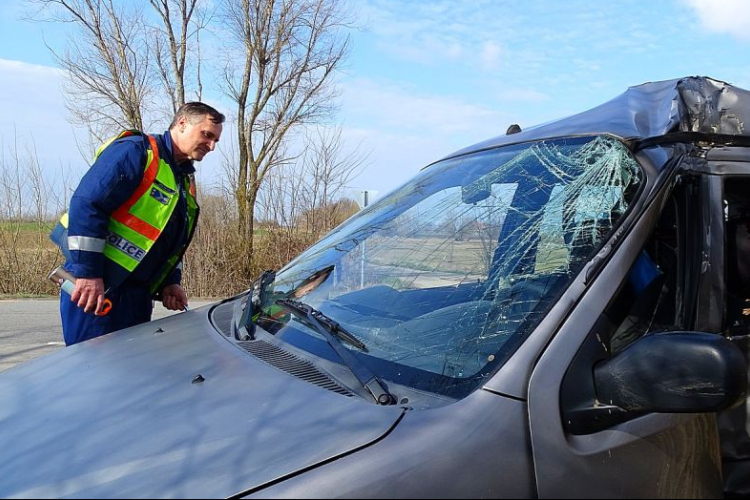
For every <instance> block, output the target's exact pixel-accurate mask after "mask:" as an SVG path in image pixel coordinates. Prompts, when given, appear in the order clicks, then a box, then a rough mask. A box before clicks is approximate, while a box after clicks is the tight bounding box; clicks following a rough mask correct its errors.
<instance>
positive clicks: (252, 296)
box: [235, 269, 276, 340]
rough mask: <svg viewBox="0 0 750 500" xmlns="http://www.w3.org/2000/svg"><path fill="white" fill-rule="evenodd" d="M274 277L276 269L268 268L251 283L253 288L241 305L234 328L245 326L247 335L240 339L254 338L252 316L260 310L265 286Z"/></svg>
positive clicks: (272, 280) (271, 281) (266, 286)
mask: <svg viewBox="0 0 750 500" xmlns="http://www.w3.org/2000/svg"><path fill="white" fill-rule="evenodd" d="M275 279H276V271H274V270H272V269H269V270H267V271H263V274H262V275H261V276H260V278H258V279H257V280H256V281H255V283H253V288H252V289H251V290H250V293H249V294H248V297H247V299H246V300H245V302H244V303H243V305H242V315H241V316H240V318H239V320H238V321H237V323H236V327H235V330H239V328H240V327H245V331H246V332H247V335H246V336H245V337H244V338H240V337H239V336H238V335H237V334H235V336H237V337H238V338H239V339H240V340H249V339H252V338H255V323H253V317H254V316H255V313H256V312H258V311H260V306H261V304H262V302H263V298H264V297H265V294H266V288H268V285H270V284H271V283H273V282H274V280H275Z"/></svg>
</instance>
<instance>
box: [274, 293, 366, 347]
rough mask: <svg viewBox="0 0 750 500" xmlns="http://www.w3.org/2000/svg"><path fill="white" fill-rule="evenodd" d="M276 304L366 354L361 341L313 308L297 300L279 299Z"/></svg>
mask: <svg viewBox="0 0 750 500" xmlns="http://www.w3.org/2000/svg"><path fill="white" fill-rule="evenodd" d="M276 304H278V305H280V306H282V307H283V308H284V309H286V310H287V311H290V312H292V313H295V314H297V316H299V317H301V318H302V319H307V320H311V319H312V320H314V323H313V324H314V326H316V327H317V326H318V324H320V325H321V326H322V327H323V328H325V330H326V332H327V333H329V334H330V335H333V336H335V337H337V338H338V339H339V340H343V341H344V342H347V343H348V344H351V345H353V346H354V347H356V348H357V349H359V350H360V351H364V352H367V346H366V345H365V344H364V343H363V342H362V341H361V340H359V339H358V338H357V337H355V336H354V335H352V334H351V333H349V332H348V331H346V329H344V327H343V326H341V325H340V324H338V323H337V322H336V321H334V320H333V319H331V318H329V317H328V316H326V315H325V314H323V313H322V312H320V311H318V310H317V309H315V308H314V307H312V306H309V305H307V304H305V303H304V302H300V301H299V300H292V299H279V300H277V301H276Z"/></svg>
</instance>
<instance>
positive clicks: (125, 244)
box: [107, 231, 146, 262]
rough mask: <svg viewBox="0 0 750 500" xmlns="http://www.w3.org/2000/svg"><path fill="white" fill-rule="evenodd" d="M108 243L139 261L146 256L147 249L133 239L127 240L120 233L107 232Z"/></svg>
mask: <svg viewBox="0 0 750 500" xmlns="http://www.w3.org/2000/svg"><path fill="white" fill-rule="evenodd" d="M107 243H109V244H110V245H111V246H112V247H113V248H115V249H117V250H119V251H120V252H122V253H123V254H125V255H126V256H128V257H129V258H131V259H133V260H136V261H138V262H140V261H142V260H143V258H144V257H145V256H146V250H144V249H142V248H141V247H139V246H138V245H136V244H135V243H133V242H132V241H130V240H127V239H125V238H123V237H122V236H120V235H119V234H115V233H113V232H111V231H108V232H107Z"/></svg>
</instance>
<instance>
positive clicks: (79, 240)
mask: <svg viewBox="0 0 750 500" xmlns="http://www.w3.org/2000/svg"><path fill="white" fill-rule="evenodd" d="M106 243H107V242H106V240H102V239H99V238H88V237H86V236H68V248H69V249H70V250H80V251H83V252H96V253H103V252H104V245H106Z"/></svg>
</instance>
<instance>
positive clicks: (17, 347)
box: [0, 299, 214, 372]
mask: <svg viewBox="0 0 750 500" xmlns="http://www.w3.org/2000/svg"><path fill="white" fill-rule="evenodd" d="M212 302H214V301H204V300H195V301H193V300H191V301H190V307H191V308H198V307H201V306H203V305H206V304H211V303H212ZM59 307H60V306H59V300H58V299H18V300H14V299H10V300H0V372H2V371H4V370H7V369H9V368H12V367H13V366H15V365H17V364H19V363H23V362H24V361H28V360H30V359H34V358H37V357H39V356H44V355H46V354H50V353H52V352H54V351H56V350H58V349H62V348H64V347H65V343H64V342H63V340H62V327H61V325H60V310H59ZM171 314H176V313H173V312H171V311H167V310H166V309H164V307H163V306H162V305H161V303H157V304H156V307H155V308H154V315H153V318H154V319H158V318H163V317H165V316H169V315H171Z"/></svg>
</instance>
